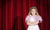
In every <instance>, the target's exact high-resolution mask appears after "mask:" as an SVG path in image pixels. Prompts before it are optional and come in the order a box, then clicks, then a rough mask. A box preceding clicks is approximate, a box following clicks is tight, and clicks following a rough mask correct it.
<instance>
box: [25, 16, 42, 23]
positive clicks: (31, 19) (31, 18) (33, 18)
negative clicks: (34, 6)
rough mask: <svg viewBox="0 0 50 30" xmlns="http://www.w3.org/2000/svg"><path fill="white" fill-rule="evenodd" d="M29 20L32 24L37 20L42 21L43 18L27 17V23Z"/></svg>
mask: <svg viewBox="0 0 50 30" xmlns="http://www.w3.org/2000/svg"><path fill="white" fill-rule="evenodd" d="M27 20H29V21H30V22H32V21H33V22H34V21H36V20H40V21H42V18H41V16H37V15H34V16H32V15H29V16H27V17H26V19H25V21H27Z"/></svg>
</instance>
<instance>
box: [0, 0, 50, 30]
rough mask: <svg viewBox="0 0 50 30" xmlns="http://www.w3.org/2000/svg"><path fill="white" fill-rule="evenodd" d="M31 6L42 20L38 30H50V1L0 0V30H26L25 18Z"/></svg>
mask: <svg viewBox="0 0 50 30" xmlns="http://www.w3.org/2000/svg"><path fill="white" fill-rule="evenodd" d="M32 6H35V7H37V9H38V12H39V14H40V16H42V18H43V22H42V23H39V27H40V30H50V0H0V30H26V29H27V27H28V26H27V25H26V23H25V17H26V16H27V14H28V12H29V9H30V7H32Z"/></svg>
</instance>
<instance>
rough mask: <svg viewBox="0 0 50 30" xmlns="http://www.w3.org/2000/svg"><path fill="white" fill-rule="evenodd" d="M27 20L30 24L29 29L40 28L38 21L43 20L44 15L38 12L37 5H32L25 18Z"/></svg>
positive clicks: (37, 29) (38, 29) (35, 29)
mask: <svg viewBox="0 0 50 30" xmlns="http://www.w3.org/2000/svg"><path fill="white" fill-rule="evenodd" d="M25 22H26V24H27V25H28V28H27V30H40V28H39V26H38V23H41V22H42V17H41V16H40V15H39V14H38V11H37V8H36V7H31V8H30V10H29V13H28V15H27V16H26V18H25Z"/></svg>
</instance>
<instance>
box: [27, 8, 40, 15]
mask: <svg viewBox="0 0 50 30" xmlns="http://www.w3.org/2000/svg"><path fill="white" fill-rule="evenodd" d="M32 9H35V11H36V15H37V16H40V15H39V13H38V11H37V8H36V7H31V8H30V10H29V13H28V15H27V16H29V15H31V10H32Z"/></svg>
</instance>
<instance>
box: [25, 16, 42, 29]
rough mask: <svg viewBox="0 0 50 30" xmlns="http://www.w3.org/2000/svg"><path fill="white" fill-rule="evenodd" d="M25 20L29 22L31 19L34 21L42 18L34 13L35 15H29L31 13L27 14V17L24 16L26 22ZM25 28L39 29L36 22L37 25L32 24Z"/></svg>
mask: <svg viewBox="0 0 50 30" xmlns="http://www.w3.org/2000/svg"><path fill="white" fill-rule="evenodd" d="M35 17H36V18H35ZM27 20H29V21H30V22H32V21H33V22H34V21H36V20H40V21H42V18H41V16H39V17H37V16H36V15H35V16H31V15H30V16H27V17H26V19H25V22H26V21H27ZM27 30H40V28H39V26H38V24H37V25H32V26H30V25H28V28H27Z"/></svg>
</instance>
